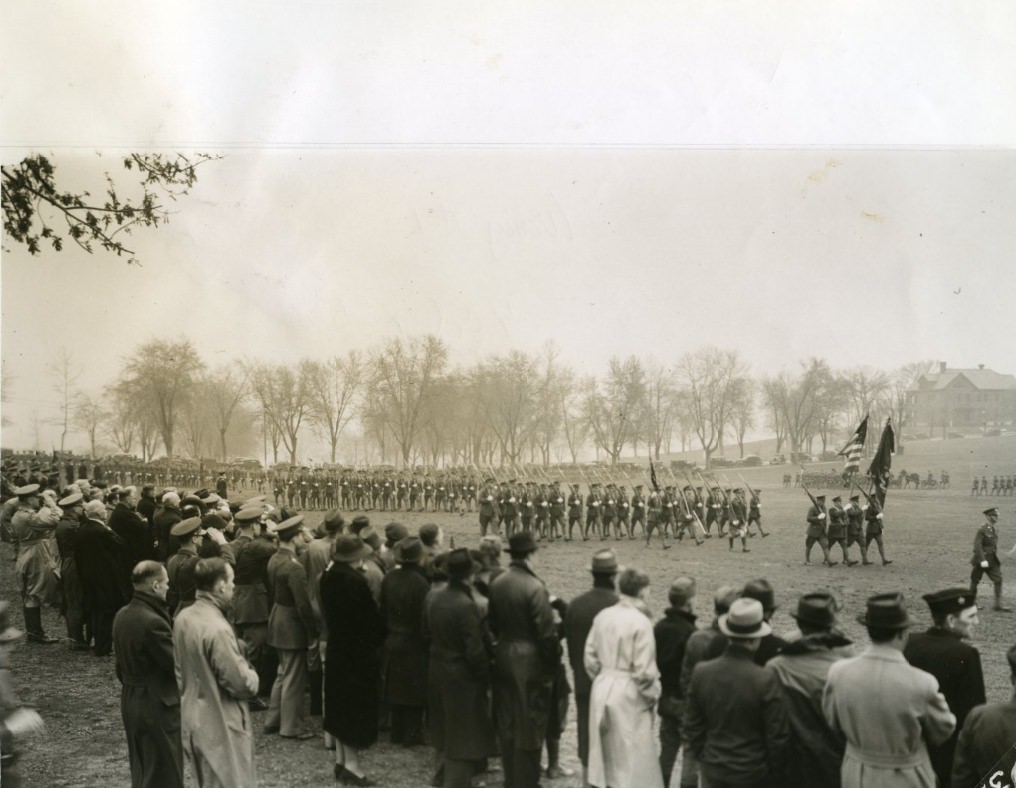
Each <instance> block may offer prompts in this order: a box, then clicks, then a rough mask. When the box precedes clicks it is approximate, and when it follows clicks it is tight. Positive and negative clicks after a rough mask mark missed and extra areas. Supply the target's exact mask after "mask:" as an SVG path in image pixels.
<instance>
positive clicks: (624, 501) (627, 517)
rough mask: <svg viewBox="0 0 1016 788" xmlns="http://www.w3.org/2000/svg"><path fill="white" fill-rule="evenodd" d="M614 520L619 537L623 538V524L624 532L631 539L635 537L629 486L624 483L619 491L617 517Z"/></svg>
mask: <svg viewBox="0 0 1016 788" xmlns="http://www.w3.org/2000/svg"><path fill="white" fill-rule="evenodd" d="M614 522H615V523H616V528H615V529H614V531H615V535H616V536H617V538H618V539H620V538H621V527H622V526H624V532H625V533H626V534H628V538H629V539H634V538H635V537H634V536H632V532H631V503H629V501H628V488H627V487H625V486H624V485H623V484H622V485H621V487H620V488H619V489H618V491H617V519H616V520H615V521H614Z"/></svg>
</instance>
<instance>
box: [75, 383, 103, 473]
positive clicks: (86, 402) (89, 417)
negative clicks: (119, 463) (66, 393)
mask: <svg viewBox="0 0 1016 788" xmlns="http://www.w3.org/2000/svg"><path fill="white" fill-rule="evenodd" d="M105 420H106V412H105V410H104V409H103V407H102V404H101V402H100V401H99V400H98V399H97V398H95V397H93V396H91V395H89V394H80V393H79V394H78V396H77V404H76V405H75V407H74V423H75V424H76V425H77V426H78V427H80V428H81V430H82V431H84V433H85V434H86V435H87V436H88V446H89V452H90V453H89V456H90V457H91V458H92V459H93V460H94V459H95V458H96V451H95V447H96V440H95V439H96V436H97V435H98V433H99V428H100V427H101V426H102V424H103V422H104V421H105Z"/></svg>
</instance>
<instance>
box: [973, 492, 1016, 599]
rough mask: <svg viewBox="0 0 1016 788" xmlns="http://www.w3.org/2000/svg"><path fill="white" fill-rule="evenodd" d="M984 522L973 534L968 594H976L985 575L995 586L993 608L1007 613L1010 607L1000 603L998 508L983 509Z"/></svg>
mask: <svg viewBox="0 0 1016 788" xmlns="http://www.w3.org/2000/svg"><path fill="white" fill-rule="evenodd" d="M984 517H985V522H984V523H983V524H982V525H981V527H980V528H978V529H977V533H976V534H975V535H974V554H973V556H972V557H971V558H970V565H971V566H972V567H973V570H972V571H971V572H970V594H971V596H976V595H977V586H978V584H979V583H980V582H981V578H982V577H984V576H985V575H987V576H988V579H989V580H991V583H992V585H993V586H994V587H995V606H994V609H995V610H998V611H1001V612H1003V613H1008V612H1009V610H1010V609H1011V608H1008V607H1006V606H1005V605H1003V604H1002V566H1001V563H1000V562H999V560H998V529H997V528H996V527H995V523H997V522H998V508H997V507H994V506H992V507H991V508H989V509H985V510H984Z"/></svg>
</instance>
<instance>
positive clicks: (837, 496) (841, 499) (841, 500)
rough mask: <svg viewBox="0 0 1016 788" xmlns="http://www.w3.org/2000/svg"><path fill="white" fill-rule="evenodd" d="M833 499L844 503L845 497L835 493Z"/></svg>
mask: <svg viewBox="0 0 1016 788" xmlns="http://www.w3.org/2000/svg"><path fill="white" fill-rule="evenodd" d="M833 501H834V502H839V503H843V498H842V497H841V496H839V495H834V496H833Z"/></svg>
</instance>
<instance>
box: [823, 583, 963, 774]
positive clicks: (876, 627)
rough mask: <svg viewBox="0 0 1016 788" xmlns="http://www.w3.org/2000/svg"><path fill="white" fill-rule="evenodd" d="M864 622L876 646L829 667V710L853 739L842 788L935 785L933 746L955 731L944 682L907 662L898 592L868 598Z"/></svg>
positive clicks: (905, 618)
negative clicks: (930, 748) (940, 687)
mask: <svg viewBox="0 0 1016 788" xmlns="http://www.w3.org/2000/svg"><path fill="white" fill-rule="evenodd" d="M867 608H868V609H867V612H866V613H865V614H864V615H863V616H861V617H860V618H859V621H860V622H861V623H862V624H864V625H865V627H867V629H868V636H869V637H870V638H871V645H869V646H868V647H867V648H866V649H865V650H864V651H863V652H862V653H861V654H860V655H858V656H856V657H852V658H850V659H844V660H840V661H839V662H837V663H835V664H834V665H833V666H832V667H831V668H830V669H829V678H828V679H827V681H826V686H825V690H824V692H823V695H822V711H823V713H824V714H825V718H826V722H828V723H829V727H830V728H832V730H833V731H834V732H839V733H842V734H843V736H844V737H845V738H846V740H847V749H846V754H845V756H844V758H843V765H842V766H841V767H840V779H841V781H842V784H843V788H881V787H882V786H887V787H888V786H914V788H918V786H920V787H921V788H923V787H924V786H932V785H934V784H935V771H934V769H932V766H931V759H930V758H929V757H928V749H927V744H926V743H930V744H932V745H936V744H941V743H942V742H943V741H945V740H946V739H948V738H949V735H950V734H951V733H952V732H953V728H955V727H956V717H955V716H953V713H952V712H951V711H949V706H948V705H947V704H946V702H945V698H944V697H943V696H942V693H941V692H939V691H938V681H936V680H935V677H934V676H932V675H931V674H930V673H925V672H924V671H923V670H918V669H917V668H915V667H911V666H910V665H909V664H907V660H906V658H904V656H903V648H904V646H905V645H906V642H907V631H908V627H909V626H910V624H911V619H910V616H909V614H908V613H907V610H906V607H905V605H904V602H903V595H902V594H899V593H888V594H878V595H876V596H873V597H870V598H869V599H868V605H867Z"/></svg>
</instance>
